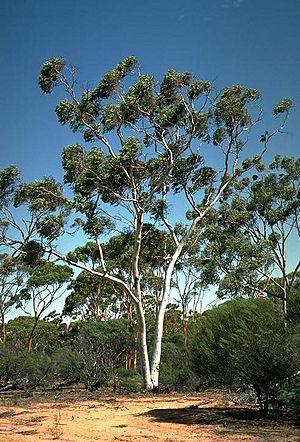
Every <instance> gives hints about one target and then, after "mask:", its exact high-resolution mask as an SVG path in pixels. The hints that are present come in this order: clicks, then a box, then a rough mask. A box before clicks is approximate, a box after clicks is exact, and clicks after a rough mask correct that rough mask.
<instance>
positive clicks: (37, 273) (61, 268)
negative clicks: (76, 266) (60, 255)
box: [27, 261, 73, 288]
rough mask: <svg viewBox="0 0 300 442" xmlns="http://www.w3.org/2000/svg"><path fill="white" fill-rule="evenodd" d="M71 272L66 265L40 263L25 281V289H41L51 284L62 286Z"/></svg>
mask: <svg viewBox="0 0 300 442" xmlns="http://www.w3.org/2000/svg"><path fill="white" fill-rule="evenodd" d="M72 274H73V271H72V269H71V268H70V267H68V266H67V265H59V264H55V263H53V262H46V261H43V262H41V263H40V264H39V265H38V266H37V267H35V269H34V271H33V272H32V274H31V275H30V277H29V278H28V280H27V287H28V288H29V287H41V286H49V285H52V284H63V283H65V282H67V281H68V280H69V279H70V277H71V276H72Z"/></svg>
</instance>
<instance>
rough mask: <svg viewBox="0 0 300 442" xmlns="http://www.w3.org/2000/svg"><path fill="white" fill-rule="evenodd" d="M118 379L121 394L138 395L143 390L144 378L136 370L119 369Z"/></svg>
mask: <svg viewBox="0 0 300 442" xmlns="http://www.w3.org/2000/svg"><path fill="white" fill-rule="evenodd" d="M116 378H117V385H116V389H117V391H118V392H119V393H138V392H140V391H142V390H143V377H142V375H141V374H140V373H139V372H137V371H136V370H133V369H125V368H119V369H118V370H117V373H116Z"/></svg>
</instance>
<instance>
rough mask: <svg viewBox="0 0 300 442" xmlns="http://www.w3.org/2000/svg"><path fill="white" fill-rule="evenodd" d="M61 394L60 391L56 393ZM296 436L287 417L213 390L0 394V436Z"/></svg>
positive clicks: (30, 440) (181, 439) (10, 440)
mask: <svg viewBox="0 0 300 442" xmlns="http://www.w3.org/2000/svg"><path fill="white" fill-rule="evenodd" d="M62 396H63V397H62ZM51 440H59V441H62V442H67V441H68V442H76V441H80V442H96V441H103V442H108V441H115V442H141V441H150V442H154V441H168V442H187V441H188V442H193V441H197V442H204V441H205V442H206V441H207V442H208V441H210V442H211V441H222V442H231V441H232V442H234V441H251V442H254V441H266V442H273V441H274V442H279V441H280V442H295V441H300V429H299V427H297V426H296V425H295V424H293V422H292V421H288V420H287V419H283V418H280V419H266V418H262V417H260V416H259V414H258V413H257V412H256V411H255V410H253V409H252V410H251V409H245V408H242V407H239V406H236V405H235V404H233V403H232V402H230V400H228V398H227V399H226V398H225V397H224V396H223V395H222V394H220V393H219V394H217V393H199V394H192V395H189V394H186V395H183V394H168V395H154V394H153V395H148V396H105V397H103V396H99V397H98V398H91V397H83V396H82V395H81V396H80V395H77V396H76V395H74V394H73V395H72V396H65V394H64V393H57V394H56V395H53V396H52V397H51V398H48V399H46V398H41V397H39V396H38V395H36V396H35V397H34V398H30V399H24V398H23V399H20V398H18V397H17V396H16V395H15V396H14V395H10V396H7V395H5V397H3V396H1V397H0V442H21V441H22V442H23V441H24V442H25V441H26V442H35V441H51Z"/></svg>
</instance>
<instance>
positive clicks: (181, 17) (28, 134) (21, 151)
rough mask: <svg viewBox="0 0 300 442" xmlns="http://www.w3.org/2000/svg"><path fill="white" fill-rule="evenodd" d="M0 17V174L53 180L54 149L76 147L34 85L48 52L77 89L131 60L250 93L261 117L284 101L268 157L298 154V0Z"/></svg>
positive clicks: (37, 2) (91, 8) (14, 7)
mask: <svg viewBox="0 0 300 442" xmlns="http://www.w3.org/2000/svg"><path fill="white" fill-rule="evenodd" d="M0 14H1V17H0V21H1V24H0V42H1V43H0V45H1V51H0V57H1V60H0V61H1V69H0V84H1V95H0V117H1V119H0V121H1V138H0V148H1V157H0V168H2V167H4V166H6V165H8V164H17V165H18V166H19V167H20V169H21V170H22V171H23V175H24V178H25V179H26V180H27V179H29V180H31V179H35V178H39V177H41V176H43V175H48V174H54V175H55V176H56V177H58V178H59V177H61V175H62V171H61V168H60V152H61V150H62V148H63V147H64V146H65V145H67V144H70V143H72V142H74V141H81V138H80V136H79V135H73V134H72V133H70V131H69V130H68V129H67V128H64V127H61V126H60V125H59V124H58V122H57V120H56V116H55V114H54V106H55V104H56V102H57V101H58V97H57V96H56V97H55V95H53V96H51V97H49V96H44V95H43V94H42V93H41V91H40V90H39V88H38V86H37V77H38V74H39V71H40V68H41V65H42V63H43V61H45V60H46V59H48V58H51V57H54V56H57V57H64V58H66V59H67V60H68V61H70V62H71V63H72V64H73V66H75V67H76V68H77V71H78V76H79V78H80V80H81V81H82V84H83V85H86V84H87V82H90V84H91V85H95V84H96V83H97V82H98V80H99V78H100V75H101V74H102V73H104V72H105V71H106V70H108V69H110V68H112V67H113V66H114V65H115V64H116V63H117V62H118V61H119V60H121V59H122V58H123V57H125V56H127V55H131V54H134V55H136V56H137V57H138V59H139V61H140V65H141V69H142V71H143V72H147V73H153V74H156V75H158V76H161V75H162V74H163V73H164V72H165V71H166V70H167V69H168V68H170V67H173V68H177V69H179V70H185V71H191V72H193V73H194V74H196V75H197V76H199V77H201V78H204V79H209V80H211V79H214V80H215V82H216V85H217V86H220V87H222V86H224V85H230V84H236V83H239V84H244V85H246V86H249V87H255V88H258V89H259V90H260V91H261V92H262V94H263V104H264V106H265V109H266V111H265V112H266V115H267V114H268V113H270V112H271V109H272V106H273V105H274V104H275V103H276V102H277V101H278V100H279V99H280V98H282V97H286V96H289V97H292V98H293V99H294V101H295V105H296V110H295V112H294V114H293V115H292V117H291V118H290V122H289V125H288V131H289V133H288V135H287V136H285V137H284V138H283V137H281V138H280V139H278V140H277V141H276V143H275V145H273V150H272V153H273V152H275V151H280V152H286V153H287V154H291V155H295V156H297V155H298V152H299V151H298V146H299V141H300V130H299V127H298V126H299V124H298V121H299V116H300V25H299V23H300V1H299V0H285V1H283V0H185V1H181V0H160V1H159V0H148V1H141V0H139V1H137V0H122V1H121V0H115V1H105V2H104V1H102V0H85V1H82V0H52V1H51V2H50V1H48V0H47V1H46V0H2V2H1V9H0ZM266 121H267V120H266ZM270 155H271V154H270Z"/></svg>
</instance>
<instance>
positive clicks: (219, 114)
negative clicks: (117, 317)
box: [17, 57, 291, 389]
mask: <svg viewBox="0 0 300 442" xmlns="http://www.w3.org/2000/svg"><path fill="white" fill-rule="evenodd" d="M39 85H40V87H41V89H42V91H43V92H44V93H45V94H49V93H51V92H52V91H53V89H55V88H56V87H62V88H63V89H64V90H65V92H66V98H65V99H63V100H62V101H60V102H59V103H58V105H57V106H56V114H57V116H58V120H59V122H60V123H62V124H67V125H69V126H70V128H71V129H72V130H73V131H74V132H80V133H82V135H83V138H84V141H85V142H86V143H90V144H91V146H92V147H91V148H90V149H88V148H86V147H84V146H82V145H80V144H75V145H70V146H67V147H66V148H65V149H64V151H63V154H62V161H63V168H64V171H65V176H64V181H65V184H66V185H67V186H69V187H70V189H71V190H72V192H73V197H72V198H70V199H69V200H67V199H66V198H65V197H64V196H63V193H62V189H61V187H60V186H59V184H57V183H55V182H54V181H53V180H52V179H50V178H48V179H44V180H42V181H40V182H34V183H31V184H25V185H24V186H22V188H21V189H20V190H19V192H18V194H19V197H18V200H17V204H21V203H25V204H27V206H28V207H29V210H36V209H37V208H43V207H44V208H45V210H46V213H45V217H44V220H43V221H41V222H40V223H39V233H40V235H41V237H42V246H43V251H44V252H45V253H47V254H48V255H47V256H49V257H56V258H57V259H60V260H63V261H65V262H67V263H68V264H70V265H72V266H75V267H77V268H80V269H82V270H86V271H87V272H90V273H91V274H94V275H97V276H99V277H101V278H102V279H103V280H105V281H106V282H109V283H112V284H115V285H117V286H118V287H119V288H120V290H123V291H124V292H125V293H126V295H127V296H128V298H129V299H131V301H132V303H133V304H134V307H135V311H136V315H137V320H138V326H139V343H140V345H139V348H140V360H141V365H142V370H143V376H144V381H145V387H146V388H147V389H153V388H155V387H156V386H157V385H158V377H159V366H160V359H161V342H162V335H163V322H164V316H165V312H166V308H167V305H168V302H169V297H170V290H171V279H172V275H173V272H174V268H175V265H176V264H177V263H178V261H179V260H180V259H181V258H182V256H183V255H184V254H185V253H186V246H187V244H188V243H189V241H190V239H191V238H192V236H193V234H194V232H195V230H196V229H199V227H200V226H201V224H202V222H203V220H204V218H205V216H206V215H207V214H208V212H209V211H210V210H211V208H212V207H214V206H215V205H217V204H218V201H219V200H220V198H221V196H222V195H223V194H224V193H225V192H230V189H231V187H232V185H233V183H234V182H235V180H236V179H237V177H240V176H241V175H242V174H243V173H245V172H247V171H249V170H250V169H251V168H255V167H256V168H259V167H260V164H261V157H262V155H263V153H264V151H265V150H266V148H267V144H268V142H269V140H270V138H271V137H272V135H273V134H274V133H275V132H276V131H275V132H273V133H272V134H266V135H265V138H264V139H263V140H262V144H260V145H259V146H260V147H259V152H257V153H256V155H255V156H254V157H253V158H251V159H248V161H246V162H244V163H242V162H241V159H242V158H243V150H244V147H245V144H246V142H247V138H248V133H249V129H250V128H251V127H252V126H253V125H255V124H256V123H258V122H259V121H260V117H261V110H260V107H259V105H258V100H259V98H260V94H259V92H258V91H257V90H255V89H247V88H245V87H243V86H240V85H235V86H232V87H226V88H224V89H223V90H222V91H221V92H219V93H218V92H217V91H216V90H215V88H214V86H213V84H211V83H210V82H208V81H202V80H197V79H195V78H194V77H193V76H192V75H191V74H190V73H187V72H183V73H181V72H177V71H175V70H173V69H170V70H169V71H167V72H166V74H165V75H164V76H163V78H162V80H161V81H160V82H159V81H157V80H155V78H154V77H153V76H152V75H140V74H139V71H138V68H137V61H136V59H135V58H134V57H128V58H126V59H124V60H123V61H122V62H120V63H119V64H118V65H117V66H116V68H115V69H113V70H111V71H109V72H107V73H106V74H105V75H104V76H103V77H102V78H101V79H100V81H99V83H98V85H97V86H96V87H95V88H91V89H87V90H84V91H83V92H82V91H80V88H79V87H78V83H77V82H76V80H75V72H74V70H73V69H71V68H69V66H68V65H67V63H66V62H65V60H62V59H58V58H54V59H51V60H49V61H47V62H46V63H44V65H43V67H42V70H41V73H40V77H39ZM290 107H291V103H290V101H289V100H283V101H282V102H281V103H280V105H279V106H278V107H277V109H278V110H279V112H280V113H282V114H283V115H284V116H285V115H286V114H287V113H288V111H289V109H290ZM46 180H48V182H47V181H46ZM49 209H52V213H51V214H49V213H48V210H49ZM71 210H74V211H76V212H77V214H78V215H79V219H77V221H76V223H77V226H80V227H81V228H82V229H83V231H84V232H85V233H86V234H87V235H88V236H89V237H91V238H93V241H94V242H95V243H96V244H97V247H98V252H99V256H100V263H101V264H100V267H99V268H97V270H96V269H93V268H91V267H89V266H88V265H86V264H85V263H83V262H80V261H78V260H72V258H71V257H70V256H67V255H65V254H63V253H62V252H61V251H60V250H58V247H54V243H53V239H54V238H58V237H59V235H60V234H62V233H64V231H65V230H66V216H67V215H68V213H69V212H70V211H71ZM185 211H187V212H188V216H187V219H186V226H185V228H184V229H182V228H178V221H182V218H183V216H184V212H185ZM112 221H114V223H115V225H116V228H117V229H119V230H120V229H121V228H122V226H127V227H128V226H129V228H130V229H131V230H132V231H133V238H134V241H133V247H132V253H131V254H130V256H129V257H128V262H129V263H130V274H131V278H130V279H129V280H124V279H123V278H122V277H121V276H116V275H114V274H113V272H111V271H110V269H109V268H108V267H107V265H106V258H105V253H104V252H105V250H104V247H103V240H104V236H103V235H104V232H105V229H107V228H111V227H112ZM145 222H146V223H152V224H155V225H157V226H159V227H160V228H161V229H162V230H165V231H166V232H168V234H169V235H170V237H171V240H172V246H171V248H170V249H169V250H167V249H166V250H165V254H164V257H163V259H164V264H163V274H162V289H161V296H160V299H159V305H158V306H157V312H156V330H155V337H154V343H153V349H152V352H151V361H150V358H149V352H148V346H147V330H146V322H145V304H144V297H143V290H142V278H141V268H142V266H143V262H142V261H143V260H142V259H141V250H142V243H143V227H144V223H145ZM47 238H49V239H50V244H47ZM51 241H52V242H51ZM158 241H159V240H158Z"/></svg>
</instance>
